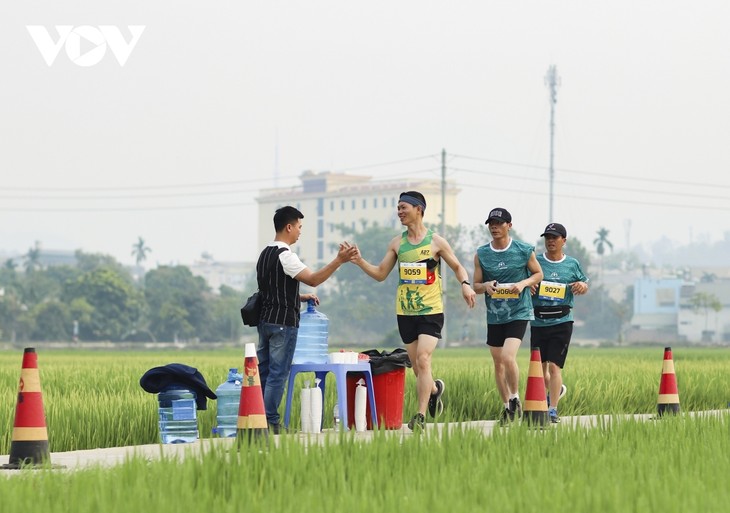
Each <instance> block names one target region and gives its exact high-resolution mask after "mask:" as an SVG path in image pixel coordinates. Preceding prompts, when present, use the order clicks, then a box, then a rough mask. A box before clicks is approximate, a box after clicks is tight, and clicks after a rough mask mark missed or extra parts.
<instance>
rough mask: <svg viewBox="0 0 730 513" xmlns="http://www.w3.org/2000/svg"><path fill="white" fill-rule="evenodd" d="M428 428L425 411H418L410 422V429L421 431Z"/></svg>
mask: <svg viewBox="0 0 730 513" xmlns="http://www.w3.org/2000/svg"><path fill="white" fill-rule="evenodd" d="M425 428H426V417H424V416H423V413H416V414H415V415H414V416H413V418H412V419H411V420H410V421H409V422H408V429H410V430H411V431H413V432H414V433H415V432H421V431H423V430H424V429H425Z"/></svg>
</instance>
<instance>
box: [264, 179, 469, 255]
mask: <svg viewBox="0 0 730 513" xmlns="http://www.w3.org/2000/svg"><path fill="white" fill-rule="evenodd" d="M300 179H301V185H299V186H296V187H291V188H277V189H264V190H262V191H261V194H260V196H259V197H258V198H257V201H258V204H259V216H258V217H259V226H258V244H259V247H264V246H265V245H266V244H268V243H269V242H270V241H271V240H273V237H274V224H273V217H274V212H275V211H276V209H277V208H279V207H283V206H285V205H291V206H293V207H296V208H297V209H299V210H300V211H301V212H302V214H304V219H303V221H302V223H303V225H304V229H303V233H302V237H301V238H300V240H299V242H298V243H297V245H296V247H295V248H294V251H295V252H296V253H297V254H298V255H299V258H301V259H302V261H303V262H305V263H306V264H307V265H308V266H310V267H313V268H319V267H320V266H321V265H323V264H326V263H327V262H329V261H330V260H332V258H334V257H335V255H336V254H337V249H338V245H339V243H340V242H341V241H342V240H344V236H343V235H342V233H340V231H339V230H338V226H339V225H342V226H344V227H347V228H350V229H352V230H355V231H360V230H362V229H364V228H367V227H371V226H373V225H378V226H385V227H389V228H392V229H393V234H394V235H395V234H396V233H398V232H399V231H401V229H402V227H401V224H400V221H399V220H398V216H397V212H396V207H397V204H398V196H399V195H400V193H401V192H404V191H408V190H417V191H419V192H421V193H422V194H423V195H424V196H425V197H426V203H427V208H426V213H425V218H424V220H425V222H426V223H430V224H435V225H438V224H439V223H440V222H441V181H440V180H426V179H422V180H413V179H407V180H406V179H403V180H385V181H381V180H378V181H373V180H372V178H371V177H369V176H359V175H348V174H343V173H330V172H320V173H314V172H312V171H305V172H304V173H302V175H301V177H300ZM458 192H459V190H458V189H457V188H456V187H455V186H453V185H452V184H449V183H448V182H447V188H446V193H445V210H444V212H445V216H444V217H445V221H446V224H447V225H456V224H457V216H456V206H457V205H456V202H457V195H458ZM383 251H385V248H383Z"/></svg>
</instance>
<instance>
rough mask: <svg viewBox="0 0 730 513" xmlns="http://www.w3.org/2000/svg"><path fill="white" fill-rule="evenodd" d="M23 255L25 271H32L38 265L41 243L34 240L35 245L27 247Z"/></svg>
mask: <svg viewBox="0 0 730 513" xmlns="http://www.w3.org/2000/svg"><path fill="white" fill-rule="evenodd" d="M23 256H24V257H25V271H26V272H33V271H35V270H36V269H38V268H39V267H40V258H41V243H40V242H38V241H35V246H33V247H32V248H30V249H28V252H27V253H26V254H25V255H23Z"/></svg>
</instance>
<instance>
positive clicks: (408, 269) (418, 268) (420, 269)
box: [399, 262, 428, 285]
mask: <svg viewBox="0 0 730 513" xmlns="http://www.w3.org/2000/svg"><path fill="white" fill-rule="evenodd" d="M399 276H400V282H401V283H415V284H421V285H423V284H425V283H427V282H428V273H427V269H426V262H401V263H400V267H399Z"/></svg>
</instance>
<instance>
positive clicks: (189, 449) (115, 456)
mask: <svg viewBox="0 0 730 513" xmlns="http://www.w3.org/2000/svg"><path fill="white" fill-rule="evenodd" d="M728 414H730V410H710V411H703V412H691V413H689V415H690V416H693V417H696V416H720V415H728ZM631 419H633V420H635V421H653V420H656V415H653V414H643V415H581V416H576V417H561V424H560V425H559V426H566V425H569V426H586V427H595V426H599V425H608V424H611V423H613V422H617V421H621V420H631ZM559 426H557V427H559ZM495 428H496V429H499V424H498V423H497V422H496V421H494V420H477V421H472V422H459V423H435V424H434V423H428V424H427V425H426V431H430V430H434V429H435V430H437V431H439V432H440V431H442V430H444V429H448V430H449V431H454V430H463V429H469V430H478V431H481V432H482V433H484V434H485V435H491V433H492V432H493V431H494V429H495ZM386 433H389V434H392V435H393V436H400V437H408V436H414V435H413V433H411V431H410V430H409V429H408V427H406V425H405V424H404V425H403V427H402V428H401V429H398V430H391V431H386ZM350 435H351V436H353V437H355V438H357V439H362V440H370V439H372V437H373V432H372V431H365V432H362V433H355V432H352V433H350ZM281 436H288V437H296V439H298V440H300V441H301V442H302V443H304V444H307V445H310V444H323V443H324V441H325V440H327V439H331V438H336V437H337V436H338V433H337V432H335V431H334V430H332V429H326V430H324V431H323V432H322V433H319V434H303V433H298V434H291V435H270V440H272V441H273V443H274V444H276V443H278V440H279V439H280V437H281ZM235 443H236V440H235V438H227V439H226V438H210V439H203V440H199V441H197V442H194V443H188V444H150V445H137V446H130V447H111V448H107V449H89V450H83V451H71V452H52V453H51V464H52V465H54V466H62V467H63V468H64V469H65V470H77V469H82V468H88V467H110V466H112V465H117V464H119V463H122V462H124V461H125V460H127V459H129V458H132V457H143V458H146V459H148V460H155V459H159V458H161V457H163V456H164V457H181V458H182V457H186V456H192V455H200V454H203V453H205V452H206V451H209V450H211V449H213V448H218V447H231V448H232V447H234V445H235ZM7 462H8V455H4V456H0V466H1V465H4V464H6V463H7ZM12 474H16V475H17V474H19V472H17V471H13V470H0V475H12Z"/></svg>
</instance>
